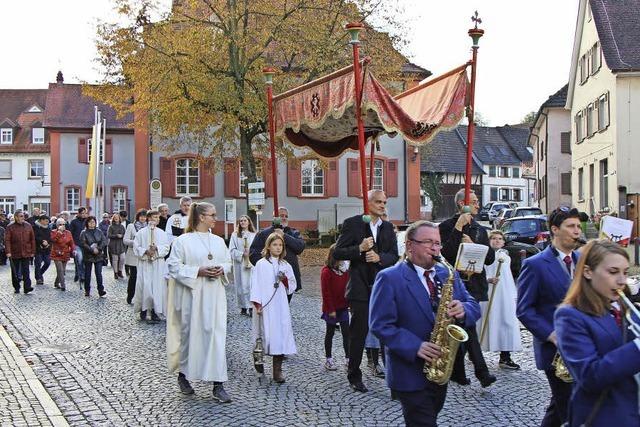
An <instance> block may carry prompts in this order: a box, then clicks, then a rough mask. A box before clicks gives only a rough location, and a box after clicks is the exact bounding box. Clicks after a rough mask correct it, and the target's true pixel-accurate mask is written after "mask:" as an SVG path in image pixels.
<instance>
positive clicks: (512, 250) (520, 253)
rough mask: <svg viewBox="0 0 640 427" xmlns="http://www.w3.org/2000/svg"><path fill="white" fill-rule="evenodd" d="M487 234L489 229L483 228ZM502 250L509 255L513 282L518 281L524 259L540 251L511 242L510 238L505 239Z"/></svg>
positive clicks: (529, 245) (521, 243) (534, 247)
mask: <svg viewBox="0 0 640 427" xmlns="http://www.w3.org/2000/svg"><path fill="white" fill-rule="evenodd" d="M483 227H484V228H485V229H486V230H487V233H489V232H490V231H491V228H489V227H486V226H483ZM504 249H506V250H507V252H508V253H509V258H511V274H513V278H514V279H515V280H517V279H518V276H519V275H520V270H521V269H522V261H523V260H524V259H526V258H529V257H531V256H533V255H535V254H537V253H539V252H540V251H541V248H538V247H536V246H534V245H531V244H529V243H523V242H518V241H516V240H512V239H511V238H507V239H506V242H505V245H504Z"/></svg>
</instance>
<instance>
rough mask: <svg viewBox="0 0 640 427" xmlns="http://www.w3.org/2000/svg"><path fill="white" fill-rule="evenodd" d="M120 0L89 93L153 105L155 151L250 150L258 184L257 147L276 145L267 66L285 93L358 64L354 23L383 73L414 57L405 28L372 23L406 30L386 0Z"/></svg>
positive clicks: (128, 107)
mask: <svg viewBox="0 0 640 427" xmlns="http://www.w3.org/2000/svg"><path fill="white" fill-rule="evenodd" d="M115 4H116V7H117V11H118V14H119V19H118V22H119V23H118V24H114V23H102V24H101V25H100V26H99V30H98V37H97V48H98V62H99V64H100V65H101V68H102V70H103V79H102V82H100V83H101V84H99V85H87V86H85V93H87V94H88V95H90V96H93V97H95V98H97V99H99V100H101V101H103V102H105V103H108V104H110V105H112V106H114V107H115V108H116V110H117V111H118V112H119V113H121V114H125V113H128V112H141V111H142V112H146V113H148V114H146V118H147V119H148V121H149V126H150V128H151V131H152V133H153V135H154V148H155V149H159V150H162V151H164V152H172V151H178V150H181V149H184V146H185V145H188V146H189V147H190V149H191V150H193V151H196V152H197V153H198V154H199V156H201V158H203V159H214V161H216V160H218V161H219V160H220V159H222V158H223V157H226V156H234V157H241V158H242V160H243V171H244V173H245V175H246V176H247V178H248V181H249V182H254V181H255V180H256V162H255V158H254V153H255V154H263V155H264V154H265V153H266V150H267V145H266V141H267V139H266V136H265V132H266V130H267V129H266V126H267V125H266V115H267V112H266V101H265V90H264V81H263V75H262V69H263V68H264V67H265V66H269V67H274V68H276V70H278V74H277V75H276V77H275V79H274V93H276V94H277V93H281V92H283V91H285V90H288V89H291V88H292V87H295V86H297V85H299V84H302V83H305V82H308V81H311V80H313V79H315V78H317V77H320V76H322V75H323V74H326V73H329V72H331V71H334V70H336V69H338V68H340V67H343V66H345V65H349V64H350V63H351V61H352V53H351V47H350V45H349V44H348V36H347V34H346V32H345V31H344V29H343V26H344V25H345V24H346V23H348V22H355V21H357V22H363V23H365V25H367V27H368V28H367V30H366V31H365V32H364V34H362V54H363V56H364V55H368V56H370V57H372V59H373V61H372V64H371V67H372V69H373V70H374V72H375V74H376V76H377V77H378V78H379V79H380V80H381V81H383V82H397V81H398V80H399V77H400V70H401V67H402V65H403V64H404V63H406V62H407V60H406V58H404V57H403V56H402V55H401V54H400V53H399V52H398V48H399V47H400V46H401V45H402V43H403V37H402V32H401V31H400V32H395V33H394V34H389V33H388V32H383V31H380V30H379V29H376V28H375V27H374V26H373V24H372V22H374V21H375V22H384V23H385V28H402V25H401V24H400V23H399V22H397V21H396V19H395V17H397V16H400V15H399V12H398V11H397V10H396V9H395V8H394V7H389V6H388V2H386V4H387V5H386V6H385V2H383V1H381V0H359V1H352V0H180V1H179V0H174V1H173V5H172V8H171V11H170V12H168V13H165V14H162V13H160V12H159V3H158V0H115ZM152 17H154V18H152ZM136 117H140V115H136ZM279 151H280V154H281V155H283V154H284V155H286V154H287V153H286V151H287V149H286V147H280V150H279Z"/></svg>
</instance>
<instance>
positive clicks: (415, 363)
mask: <svg viewBox="0 0 640 427" xmlns="http://www.w3.org/2000/svg"><path fill="white" fill-rule="evenodd" d="M441 247H442V244H441V243H440V232H439V230H438V226H436V225H435V224H433V223H430V222H427V221H418V222H415V223H413V224H412V225H411V226H410V227H409V228H408V229H407V232H406V253H405V254H406V257H407V260H406V261H405V262H401V263H399V264H398V265H396V266H394V267H391V268H388V269H386V270H383V271H381V272H380V273H378V276H377V278H376V281H375V285H374V286H373V292H372V295H371V310H370V317H369V324H370V326H371V331H372V332H373V334H374V335H376V336H377V337H378V338H379V339H380V342H381V343H382V344H384V345H385V346H386V348H387V352H386V358H387V384H388V385H389V388H390V389H391V390H392V391H393V393H394V395H395V396H396V397H397V398H398V399H399V400H400V403H401V404H402V413H403V415H404V419H405V422H406V424H407V426H436V425H437V418H438V413H439V412H440V410H441V409H442V406H443V405H444V401H445V398H446V395H447V385H446V384H444V385H438V384H436V383H433V382H430V381H428V380H427V379H426V377H425V374H424V373H423V367H424V365H425V362H428V363H431V362H432V361H433V360H434V359H437V358H438V357H440V356H441V353H440V346H439V345H437V344H435V343H432V342H430V337H431V332H432V330H433V327H434V322H435V319H436V314H437V312H438V306H439V304H440V298H441V295H442V286H443V284H445V283H446V282H447V281H448V278H449V271H448V269H447V268H445V267H443V266H442V265H436V263H435V260H434V258H433V257H434V256H436V255H438V254H439V252H440V248H441ZM454 277H455V281H454V285H453V286H454V288H453V298H452V301H451V302H450V304H449V307H448V310H447V315H448V316H449V317H451V318H455V319H456V322H459V323H461V324H463V325H464V326H468V327H473V325H475V323H476V321H477V320H478V318H479V317H480V306H479V305H478V303H477V302H476V301H475V300H474V299H473V297H472V296H471V295H469V293H468V292H467V290H466V289H465V287H464V284H463V283H462V281H461V280H460V276H458V273H455V276H454Z"/></svg>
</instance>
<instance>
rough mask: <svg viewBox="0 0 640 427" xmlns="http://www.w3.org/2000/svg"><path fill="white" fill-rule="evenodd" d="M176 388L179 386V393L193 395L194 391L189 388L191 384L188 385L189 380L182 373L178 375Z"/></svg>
mask: <svg viewBox="0 0 640 427" xmlns="http://www.w3.org/2000/svg"><path fill="white" fill-rule="evenodd" d="M178 386H180V391H181V392H182V393H183V394H193V393H195V391H193V387H191V384H189V380H187V378H186V377H185V376H184V374H182V373H180V374H178Z"/></svg>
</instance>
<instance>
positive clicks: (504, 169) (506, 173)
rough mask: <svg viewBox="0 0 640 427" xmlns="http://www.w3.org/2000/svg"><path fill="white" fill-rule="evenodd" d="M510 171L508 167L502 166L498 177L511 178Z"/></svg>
mask: <svg viewBox="0 0 640 427" xmlns="http://www.w3.org/2000/svg"><path fill="white" fill-rule="evenodd" d="M509 169H510V168H509V167H508V166H500V167H499V168H498V176H499V177H500V178H509Z"/></svg>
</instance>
